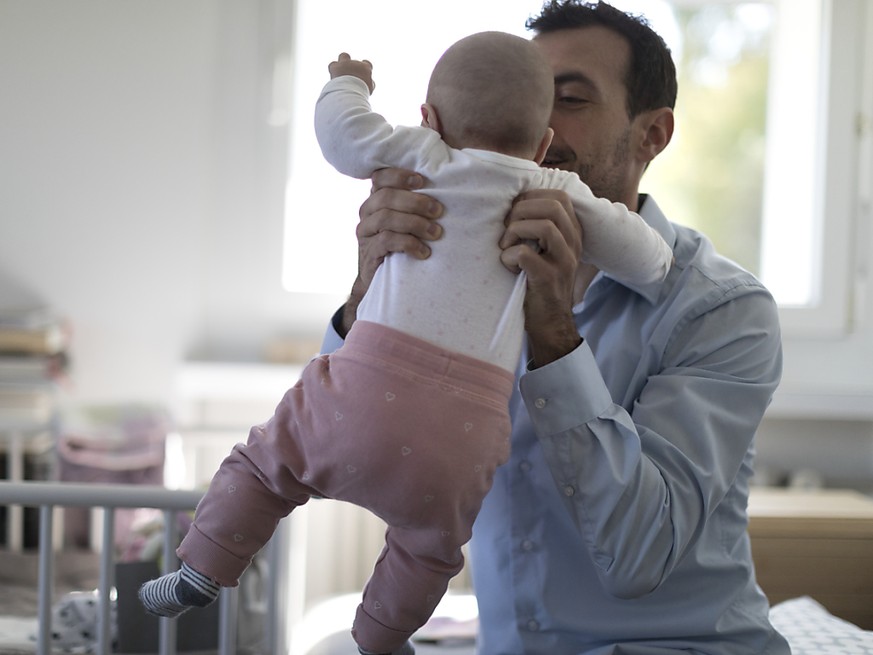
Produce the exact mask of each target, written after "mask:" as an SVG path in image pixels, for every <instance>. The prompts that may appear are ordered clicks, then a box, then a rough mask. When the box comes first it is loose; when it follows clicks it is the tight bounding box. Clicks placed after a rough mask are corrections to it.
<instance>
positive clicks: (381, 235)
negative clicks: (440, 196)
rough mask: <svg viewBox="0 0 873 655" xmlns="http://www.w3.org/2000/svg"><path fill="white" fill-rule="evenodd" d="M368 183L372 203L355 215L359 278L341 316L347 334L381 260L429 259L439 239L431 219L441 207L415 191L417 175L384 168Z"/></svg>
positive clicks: (419, 181) (418, 182)
mask: <svg viewBox="0 0 873 655" xmlns="http://www.w3.org/2000/svg"><path fill="white" fill-rule="evenodd" d="M372 181H373V188H372V191H371V193H370V197H369V198H367V200H365V201H364V204H363V205H361V209H360V211H359V212H358V216H359V218H360V220H359V222H358V227H357V230H356V234H357V237H358V277H357V279H356V280H355V284H354V286H353V287H352V292H351V295H350V296H349V299H348V301H347V302H346V305H345V309H344V311H343V329H344V330H345V332H346V333H348V331H349V330H350V329H351V327H352V323H354V322H355V318H356V317H357V310H358V304H359V303H360V302H361V300H362V299H363V297H364V294H365V293H366V292H367V289H368V288H369V287H370V282H372V281H373V275H375V274H376V269H377V268H379V265H380V264H381V263H382V261H383V260H384V259H385V257H386V256H387V255H389V254H391V253H395V252H404V253H406V254H407V255H410V256H411V257H415V258H417V259H427V258H428V257H430V248H429V247H428V245H427V242H428V241H434V240H436V239H439V238H440V236H441V235H442V227H440V225H439V223H437V222H435V219H437V218H439V217H440V216H441V215H442V213H443V206H442V205H441V204H440V203H439V202H437V201H436V200H434V199H433V198H431V197H429V196H427V195H425V194H423V193H416V192H415V191H414V190H415V189H420V188H422V187H423V186H424V179H423V178H422V177H421V175H419V174H418V173H415V172H413V171H408V170H403V169H400V168H383V169H381V170H378V171H376V172H375V173H373V178H372ZM341 336H345V335H341Z"/></svg>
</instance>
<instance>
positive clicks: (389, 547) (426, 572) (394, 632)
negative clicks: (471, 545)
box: [352, 527, 469, 653]
mask: <svg viewBox="0 0 873 655" xmlns="http://www.w3.org/2000/svg"><path fill="white" fill-rule="evenodd" d="M447 532H449V531H448V530H442V531H441V530H434V529H432V528H431V529H429V528H424V529H408V528H397V527H390V528H388V530H387V532H386V533H385V548H384V549H383V551H382V554H381V555H380V556H379V559H378V561H377V562H376V565H375V567H374V570H373V575H372V576H371V578H370V581H369V582H368V583H367V586H366V587H365V589H364V597H363V600H362V602H361V604H360V605H359V606H358V611H357V615H356V617H355V623H354V627H353V629H352V634H353V635H354V637H355V641H356V642H357V643H358V645H359V647H360V649H361V652H369V653H394V652H397V651H398V649H399V648H402V647H403V644H404V643H406V642H407V640H408V639H409V638H410V637H411V636H412V634H413V633H414V632H415V631H416V630H417V629H418V628H420V627H421V626H422V625H424V623H425V622H426V621H427V620H428V619H429V618H430V616H431V614H433V611H434V609H435V608H436V606H437V604H438V603H439V601H440V600H441V599H442V597H443V595H444V594H445V592H446V589H447V587H448V584H449V581H450V580H451V579H452V578H453V577H454V576H456V575H457V574H458V573H459V572H460V571H461V568H462V567H463V565H464V556H463V554H462V553H461V545H462V543H465V542H466V541H467V540H468V539H469V533H465V532H463V531H461V532H459V533H458V536H460V539H454V538H452V535H449V534H446V533H447Z"/></svg>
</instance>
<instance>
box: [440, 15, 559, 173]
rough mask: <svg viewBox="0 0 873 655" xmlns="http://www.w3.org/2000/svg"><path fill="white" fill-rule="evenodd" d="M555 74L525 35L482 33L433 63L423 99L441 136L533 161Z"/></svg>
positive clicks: (543, 129)
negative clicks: (431, 111)
mask: <svg viewBox="0 0 873 655" xmlns="http://www.w3.org/2000/svg"><path fill="white" fill-rule="evenodd" d="M553 101H554V78H553V73H552V70H551V67H550V66H549V64H548V62H546V60H545V59H544V58H543V56H542V55H541V54H540V53H539V51H538V50H537V47H536V46H535V45H534V44H533V43H532V42H530V41H528V40H527V39H523V38H521V37H519V36H513V35H511V34H506V33H503V32H480V33H479V34H473V35H472V36H468V37H465V38H463V39H461V40H460V41H458V42H457V43H455V44H454V45H452V46H451V47H450V48H449V49H448V50H446V52H445V53H444V54H443V56H442V57H441V58H440V60H439V61H438V62H437V65H436V67H435V68H434V70H433V73H432V74H431V78H430V84H429V85H428V90H427V103H428V104H429V105H431V107H432V108H433V109H435V110H436V113H437V115H438V118H439V126H440V129H439V131H440V134H441V135H442V137H443V140H445V141H446V143H448V144H449V145H450V146H452V147H454V148H480V149H484V150H494V151H497V152H503V153H506V154H511V155H515V156H518V157H524V158H526V159H531V158H533V157H534V154H535V153H536V151H537V148H538V147H539V144H540V142H541V141H542V139H543V135H544V134H545V133H546V131H547V129H548V126H549V118H550V116H551V113H552V104H553Z"/></svg>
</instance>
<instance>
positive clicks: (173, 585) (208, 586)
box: [139, 562, 221, 618]
mask: <svg viewBox="0 0 873 655" xmlns="http://www.w3.org/2000/svg"><path fill="white" fill-rule="evenodd" d="M220 591H221V587H220V586H219V584H218V583H217V582H214V581H213V580H210V579H209V578H207V577H206V576H205V575H203V574H202V573H198V572H197V571H195V570H194V569H192V568H191V567H190V566H188V565H187V564H185V562H182V568H181V569H179V570H178V571H176V572H175V573H168V574H167V575H162V576H161V577H160V578H158V579H157V580H150V581H149V582H146V583H145V584H144V585H143V586H142V587H140V589H139V599H140V601H141V602H142V604H143V605H144V606H145V608H146V610H148V612H149V613H150V614H155V615H156V616H167V617H170V618H174V617H177V616H179V615H180V614H181V613H182V612H185V611H186V610H189V609H190V608H192V607H206V606H207V605H209V604H210V603H211V602H212V601H214V600H215V599H216V598H218V593H219V592H220Z"/></svg>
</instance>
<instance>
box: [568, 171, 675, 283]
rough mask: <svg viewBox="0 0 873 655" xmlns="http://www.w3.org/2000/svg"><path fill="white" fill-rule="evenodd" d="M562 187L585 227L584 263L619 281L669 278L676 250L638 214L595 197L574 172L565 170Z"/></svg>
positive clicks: (642, 281)
mask: <svg viewBox="0 0 873 655" xmlns="http://www.w3.org/2000/svg"><path fill="white" fill-rule="evenodd" d="M561 173H564V171H561ZM563 188H564V190H565V191H567V192H568V193H569V195H570V199H571V201H572V203H573V208H574V210H575V211H576V218H577V219H578V220H579V223H580V224H581V226H582V261H583V262H587V263H590V264H594V265H595V266H597V268H599V269H600V270H602V271H603V272H604V273H606V274H607V275H609V276H610V277H612V278H614V279H616V280H618V281H619V282H626V283H631V284H641V285H644V284H651V283H654V282H662V281H663V280H664V278H666V277H667V272H668V271H669V270H670V266H671V265H672V262H673V251H672V249H671V248H670V246H669V245H668V244H667V242H666V241H664V239H663V238H662V237H661V235H660V234H658V232H657V231H656V230H655V229H654V228H653V227H651V226H650V225H649V224H648V223H646V222H645V221H644V220H643V218H642V217H641V216H640V215H639V214H637V213H636V212H632V211H630V210H629V209H628V208H627V207H626V206H625V205H623V204H622V203H620V202H611V201H609V200H607V199H606V198H598V197H596V196H595V195H594V193H593V192H592V191H591V189H590V188H589V187H588V185H587V184H585V183H584V182H582V181H581V180H580V179H579V176H578V175H576V174H575V173H566V178H565V181H564V185H563Z"/></svg>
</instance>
